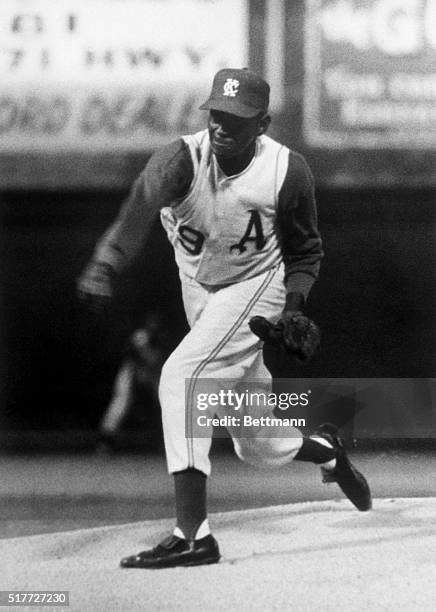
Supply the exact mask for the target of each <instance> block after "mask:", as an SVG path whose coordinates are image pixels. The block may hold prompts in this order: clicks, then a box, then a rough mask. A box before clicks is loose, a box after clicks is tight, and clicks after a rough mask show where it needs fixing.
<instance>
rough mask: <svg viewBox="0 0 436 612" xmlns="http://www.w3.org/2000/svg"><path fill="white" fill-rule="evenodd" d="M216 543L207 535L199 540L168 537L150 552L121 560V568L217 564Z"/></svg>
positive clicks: (218, 556)
mask: <svg viewBox="0 0 436 612" xmlns="http://www.w3.org/2000/svg"><path fill="white" fill-rule="evenodd" d="M219 560H220V551H219V548H218V542H217V541H216V540H215V538H214V537H213V536H212V535H211V534H209V535H207V536H206V537H204V538H201V539H200V540H183V539H182V538H179V537H178V536H175V535H170V536H168V537H167V538H165V540H163V541H162V542H161V543H160V544H158V545H157V546H155V548H152V549H150V550H143V551H142V552H140V553H138V554H137V555H132V556H131V557H125V558H124V559H121V563H120V565H121V567H136V568H142V569H161V568H165V567H189V566H192V565H208V564H211V563H218V561H219Z"/></svg>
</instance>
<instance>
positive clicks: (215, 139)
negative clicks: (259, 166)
mask: <svg viewBox="0 0 436 612" xmlns="http://www.w3.org/2000/svg"><path fill="white" fill-rule="evenodd" d="M268 125H269V117H268V116H257V117H253V118H252V119H244V118H243V117H237V116H236V115H230V114H229V113H224V112H222V111H217V110H211V111H209V121H208V128H209V139H210V145H211V148H212V151H213V152H214V153H215V155H216V156H217V157H221V158H224V159H228V158H233V157H238V156H240V155H242V154H244V153H245V152H246V151H247V149H249V148H250V147H251V146H253V145H254V143H255V141H256V138H257V137H258V136H259V135H260V134H263V133H264V132H265V131H266V129H267V127H268Z"/></svg>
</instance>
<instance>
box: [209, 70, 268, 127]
mask: <svg viewBox="0 0 436 612" xmlns="http://www.w3.org/2000/svg"><path fill="white" fill-rule="evenodd" d="M268 104H269V85H268V83H267V82H266V81H264V80H263V79H262V78H261V77H260V76H259V75H258V74H256V73H255V72H252V71H251V70H248V68H223V69H222V70H219V71H218V72H217V73H216V75H215V77H214V79H213V83H212V91H211V94H210V97H209V99H208V100H206V102H205V103H204V104H202V105H201V106H200V109H201V110H219V111H223V112H225V113H230V114H232V115H237V116H238V117H244V118H246V119H249V118H250V117H255V116H256V115H258V114H259V113H261V112H266V111H267V110H268Z"/></svg>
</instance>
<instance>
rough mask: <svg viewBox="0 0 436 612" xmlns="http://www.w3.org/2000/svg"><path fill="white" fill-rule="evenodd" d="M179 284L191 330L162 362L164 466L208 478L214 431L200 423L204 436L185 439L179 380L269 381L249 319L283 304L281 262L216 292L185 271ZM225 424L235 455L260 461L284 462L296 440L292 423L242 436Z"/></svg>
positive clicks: (186, 412) (276, 312) (188, 402)
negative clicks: (285, 426) (165, 459)
mask: <svg viewBox="0 0 436 612" xmlns="http://www.w3.org/2000/svg"><path fill="white" fill-rule="evenodd" d="M181 282H182V294H183V302H184V306H185V311H186V315H187V319H188V323H189V325H190V326H191V330H190V332H189V333H188V334H187V335H186V337H185V338H184V339H183V340H182V342H181V343H180V344H179V346H178V347H177V348H176V349H175V351H174V352H173V353H172V354H171V355H170V357H169V358H168V360H167V361H166V363H165V365H164V366H163V369H162V373H161V380H160V385H159V398H160V403H161V407H162V423H163V432H164V440H165V450H166V456H167V464H168V470H169V472H170V473H173V472H177V471H181V470H184V469H187V468H189V467H192V468H196V469H197V470H200V471H202V472H203V473H205V474H206V475H209V474H210V471H211V466H210V460H209V450H210V446H211V442H212V432H213V428H212V426H211V427H208V428H206V431H205V428H202V437H192V436H189V431H190V428H189V422H190V420H191V419H194V418H196V416H197V415H198V412H197V413H196V406H194V404H193V401H192V399H190V397H191V396H189V395H188V397H186V396H185V381H186V380H189V381H190V383H189V384H190V385H191V387H192V388H195V384H196V381H197V380H199V379H210V378H219V379H231V380H232V381H234V384H235V385H236V384H239V383H240V382H241V381H243V380H244V378H247V379H248V378H249V379H262V380H263V381H267V382H270V381H271V375H270V373H269V372H268V370H267V368H266V367H265V365H264V363H263V360H262V350H261V343H260V341H259V339H258V338H257V337H256V336H255V335H254V334H253V333H252V331H251V330H250V328H249V327H248V321H249V319H250V318H251V317H253V316H255V315H262V316H265V317H266V318H268V319H270V320H274V319H276V320H277V319H278V318H279V316H280V314H281V312H282V309H283V304H284V301H285V287H284V284H283V267H282V266H279V267H275V268H273V269H271V270H269V271H267V272H265V273H262V274H260V275H258V276H256V277H254V278H250V279H248V280H245V281H242V282H239V283H237V284H234V285H230V286H227V287H224V288H220V289H214V288H208V289H206V288H205V287H204V286H202V285H200V284H199V283H197V282H196V281H195V280H194V279H191V278H188V277H186V276H185V275H184V274H183V273H181ZM208 410H209V412H208V414H209V416H214V414H215V415H216V416H218V417H219V416H223V414H224V412H223V410H222V408H220V407H215V408H213V409H212V408H211V409H208ZM245 410H248V409H247V408H246V409H245ZM262 413H263V414H264V415H267V414H268V415H271V413H272V408H271V407H268V406H265V407H263V408H262ZM226 414H228V410H227V411H226ZM239 415H241V412H240V413H239ZM256 416H259V412H258V411H257V413H256ZM227 429H228V431H229V433H230V435H231V437H232V439H233V444H234V447H235V451H236V454H237V455H238V456H239V457H240V458H241V459H242V460H244V461H247V462H249V463H253V464H255V465H259V466H281V465H284V464H285V463H288V462H289V461H291V460H292V459H293V457H294V456H295V454H296V453H297V451H298V450H299V448H300V447H301V444H302V434H301V432H300V431H299V430H298V429H294V428H290V427H288V428H286V437H279V436H283V433H279V432H278V431H277V432H275V433H274V431H271V429H272V428H271V426H268V432H266V430H265V428H264V427H262V426H259V427H257V428H256V430H255V431H253V428H250V435H249V436H242V435H241V428H240V427H235V428H233V427H231V426H228V427H227ZM278 429H281V430H282V431H283V428H282V427H280V426H279V427H278Z"/></svg>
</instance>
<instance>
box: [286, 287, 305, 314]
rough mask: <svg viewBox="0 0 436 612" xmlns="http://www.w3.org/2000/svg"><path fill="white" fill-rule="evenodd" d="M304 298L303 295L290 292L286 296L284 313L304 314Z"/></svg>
mask: <svg viewBox="0 0 436 612" xmlns="http://www.w3.org/2000/svg"><path fill="white" fill-rule="evenodd" d="M304 302H305V300H304V296H303V294H302V293H298V292H296V291H290V292H288V293H287V294H286V301H285V306H284V308H283V313H295V312H302V311H303V307H304Z"/></svg>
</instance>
